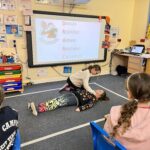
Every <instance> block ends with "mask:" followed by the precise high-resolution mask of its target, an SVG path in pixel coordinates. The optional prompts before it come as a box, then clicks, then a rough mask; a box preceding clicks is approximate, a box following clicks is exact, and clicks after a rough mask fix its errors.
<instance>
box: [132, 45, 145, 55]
mask: <svg viewBox="0 0 150 150" xmlns="http://www.w3.org/2000/svg"><path fill="white" fill-rule="evenodd" d="M144 49H145V46H144V45H133V46H132V47H131V51H130V53H131V54H142V53H143V52H144Z"/></svg>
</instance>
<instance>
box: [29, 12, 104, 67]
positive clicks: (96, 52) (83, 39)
mask: <svg viewBox="0 0 150 150" xmlns="http://www.w3.org/2000/svg"><path fill="white" fill-rule="evenodd" d="M31 22H32V29H33V31H32V48H33V49H32V53H33V65H43V64H61V63H69V62H86V61H97V60H104V49H102V48H101V45H102V39H104V22H102V20H99V19H98V18H84V17H73V16H58V15H49V14H48V15H47V14H46V15H45V14H34V15H33V16H32V20H31Z"/></svg>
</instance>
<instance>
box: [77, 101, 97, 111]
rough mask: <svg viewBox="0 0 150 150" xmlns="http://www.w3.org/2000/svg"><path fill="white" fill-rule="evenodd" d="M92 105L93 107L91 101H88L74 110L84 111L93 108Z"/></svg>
mask: <svg viewBox="0 0 150 150" xmlns="http://www.w3.org/2000/svg"><path fill="white" fill-rule="evenodd" d="M93 105H94V103H93V102H92V101H89V102H88V103H87V104H85V105H81V106H79V107H78V108H76V111H77V112H80V111H84V110H86V109H90V108H92V107H93Z"/></svg>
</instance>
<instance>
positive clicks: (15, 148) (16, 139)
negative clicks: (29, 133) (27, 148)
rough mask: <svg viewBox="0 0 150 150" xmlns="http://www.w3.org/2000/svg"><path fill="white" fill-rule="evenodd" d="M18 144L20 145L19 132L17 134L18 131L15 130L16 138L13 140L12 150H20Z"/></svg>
mask: <svg viewBox="0 0 150 150" xmlns="http://www.w3.org/2000/svg"><path fill="white" fill-rule="evenodd" d="M20 143H21V140H20V132H19V130H17V133H16V138H15V141H14V144H13V147H12V150H20Z"/></svg>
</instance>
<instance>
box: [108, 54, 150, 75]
mask: <svg viewBox="0 0 150 150" xmlns="http://www.w3.org/2000/svg"><path fill="white" fill-rule="evenodd" d="M118 65H121V66H125V67H127V72H128V73H135V72H146V73H148V74H150V54H143V55H141V56H136V55H132V54H124V53H114V52H112V53H111V60H110V73H111V72H112V71H114V70H116V67H117V66H118Z"/></svg>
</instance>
